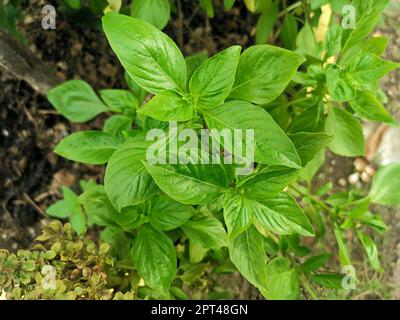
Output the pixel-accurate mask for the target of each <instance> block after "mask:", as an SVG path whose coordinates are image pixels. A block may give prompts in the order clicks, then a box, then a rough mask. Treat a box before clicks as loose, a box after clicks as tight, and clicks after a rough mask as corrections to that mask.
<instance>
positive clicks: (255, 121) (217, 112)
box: [203, 101, 300, 168]
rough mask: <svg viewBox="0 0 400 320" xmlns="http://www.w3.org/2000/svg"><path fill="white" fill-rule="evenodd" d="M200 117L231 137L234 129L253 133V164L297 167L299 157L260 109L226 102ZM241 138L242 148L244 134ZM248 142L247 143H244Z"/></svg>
mask: <svg viewBox="0 0 400 320" xmlns="http://www.w3.org/2000/svg"><path fill="white" fill-rule="evenodd" d="M203 115H204V118H205V120H206V122H207V126H208V127H209V128H210V129H219V130H224V129H229V130H231V131H232V136H234V133H233V130H234V129H242V130H245V129H250V130H254V147H255V150H254V159H255V162H258V163H263V164H272V165H284V166H288V167H292V168H299V167H300V158H299V156H298V154H297V152H296V149H295V147H294V145H293V142H292V141H291V140H290V139H289V138H288V136H287V135H286V134H285V133H284V132H283V131H282V129H281V128H280V127H279V126H278V125H277V124H276V122H275V121H274V120H273V119H272V117H271V115H270V114H269V113H268V112H266V111H265V110H264V109H262V108H260V107H258V106H255V105H252V104H251V103H248V102H245V101H229V102H227V103H225V104H224V105H222V106H220V107H218V108H216V109H212V110H207V111H204V112H203ZM242 137H243V145H246V134H242ZM252 142H253V141H247V144H248V143H252ZM224 147H225V149H227V150H228V151H229V152H231V153H233V154H235V153H236V150H232V149H233V148H232V147H231V146H228V145H226V144H225V145H224ZM236 155H237V156H238V157H242V156H243V155H241V154H237V153H236Z"/></svg>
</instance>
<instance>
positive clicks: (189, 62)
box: [185, 51, 208, 79]
mask: <svg viewBox="0 0 400 320" xmlns="http://www.w3.org/2000/svg"><path fill="white" fill-rule="evenodd" d="M207 59H208V53H207V52H206V51H202V52H199V53H196V54H193V55H191V56H188V57H186V58H185V60H186V68H187V73H188V76H187V77H188V79H190V78H191V77H192V75H193V73H194V72H195V71H196V70H197V68H198V67H200V66H201V64H202V63H203V62H204V61H206V60H207Z"/></svg>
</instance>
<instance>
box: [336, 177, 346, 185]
mask: <svg viewBox="0 0 400 320" xmlns="http://www.w3.org/2000/svg"><path fill="white" fill-rule="evenodd" d="M338 183H339V185H340V186H341V187H346V186H347V181H346V179H344V178H340V179H339V181H338Z"/></svg>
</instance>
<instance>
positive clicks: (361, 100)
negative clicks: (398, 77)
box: [349, 91, 397, 126]
mask: <svg viewBox="0 0 400 320" xmlns="http://www.w3.org/2000/svg"><path fill="white" fill-rule="evenodd" d="M349 103H350V106H351V108H352V109H353V110H354V111H355V112H356V113H357V114H358V115H359V116H360V117H362V118H365V119H367V120H371V121H377V122H385V123H387V124H390V125H394V126H396V125H397V121H396V120H395V119H394V118H393V117H392V116H391V115H390V114H389V112H388V111H387V110H386V109H385V108H384V107H383V106H382V104H381V103H380V102H379V100H378V99H376V98H375V97H374V96H373V95H372V94H371V93H369V92H365V91H357V92H356V95H355V96H354V97H353V98H352V99H351V100H350V101H349Z"/></svg>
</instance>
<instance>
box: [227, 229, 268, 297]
mask: <svg viewBox="0 0 400 320" xmlns="http://www.w3.org/2000/svg"><path fill="white" fill-rule="evenodd" d="M229 257H230V259H231V261H232V263H233V264H234V265H235V267H236V268H237V269H238V270H239V272H240V273H241V274H242V275H243V276H244V277H245V278H246V279H247V281H249V282H250V283H251V284H253V285H254V286H256V287H257V288H259V289H260V290H261V291H262V292H263V294H265V291H266V288H265V285H266V281H267V277H268V276H267V272H266V271H267V269H266V264H267V256H266V254H265V250H264V245H263V236H262V235H261V234H260V233H259V232H258V231H257V229H256V228H255V227H254V226H251V227H249V228H248V229H247V230H246V231H244V232H242V233H240V234H239V235H238V236H237V237H235V238H233V239H232V241H230V242H229Z"/></svg>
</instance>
